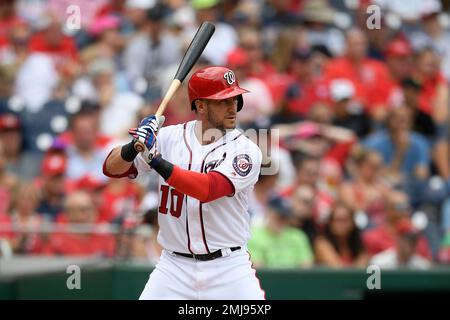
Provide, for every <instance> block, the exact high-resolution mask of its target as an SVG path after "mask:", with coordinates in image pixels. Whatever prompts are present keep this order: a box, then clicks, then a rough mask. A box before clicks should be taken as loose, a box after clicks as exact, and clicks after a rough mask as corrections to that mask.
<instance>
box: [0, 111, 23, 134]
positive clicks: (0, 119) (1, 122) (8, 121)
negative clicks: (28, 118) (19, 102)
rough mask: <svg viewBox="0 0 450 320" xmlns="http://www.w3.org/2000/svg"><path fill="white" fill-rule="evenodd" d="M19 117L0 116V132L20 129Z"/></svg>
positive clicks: (11, 114) (12, 115) (7, 114)
mask: <svg viewBox="0 0 450 320" xmlns="http://www.w3.org/2000/svg"><path fill="white" fill-rule="evenodd" d="M20 127H21V124H20V120H19V117H18V116H16V115H15V114H13V113H4V114H2V115H0V131H6V130H17V129H20Z"/></svg>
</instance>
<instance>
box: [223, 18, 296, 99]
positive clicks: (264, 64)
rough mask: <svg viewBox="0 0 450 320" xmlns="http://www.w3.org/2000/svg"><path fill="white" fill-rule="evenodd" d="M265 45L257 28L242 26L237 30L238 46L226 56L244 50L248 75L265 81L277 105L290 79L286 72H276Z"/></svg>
mask: <svg viewBox="0 0 450 320" xmlns="http://www.w3.org/2000/svg"><path fill="white" fill-rule="evenodd" d="M265 47H267V45H266V44H265V43H264V41H263V36H262V35H261V32H260V30H259V29H257V28H250V27H247V28H242V29H240V30H239V46H238V48H236V49H234V50H233V51H232V52H230V53H229V55H228V56H229V58H230V57H231V55H232V54H233V53H234V52H239V51H242V50H243V51H244V52H245V54H246V56H247V57H248V59H247V60H248V61H247V63H246V65H247V67H248V69H249V70H248V71H249V76H250V77H255V78H258V79H260V80H262V81H263V82H264V83H265V85H266V86H267V88H269V90H270V93H271V95H272V97H271V99H272V100H273V103H274V106H275V107H278V106H279V105H280V103H281V100H282V99H283V96H284V92H285V91H286V89H287V85H288V84H289V81H290V80H291V79H290V77H289V76H288V75H287V74H285V73H282V72H278V71H277V69H275V66H274V65H273V63H272V62H271V61H270V60H269V57H268V54H267V52H266V51H267V50H265ZM280 47H281V46H280ZM279 49H281V48H279ZM284 63H287V62H284ZM283 71H284V70H283Z"/></svg>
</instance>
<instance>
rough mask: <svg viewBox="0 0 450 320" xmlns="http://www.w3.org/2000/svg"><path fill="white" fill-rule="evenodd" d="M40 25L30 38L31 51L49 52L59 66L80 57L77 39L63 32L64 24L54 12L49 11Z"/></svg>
mask: <svg viewBox="0 0 450 320" xmlns="http://www.w3.org/2000/svg"><path fill="white" fill-rule="evenodd" d="M40 27H41V30H40V31H38V32H36V33H34V34H33V36H32V37H31V39H30V43H29V50H30V52H42V53H46V54H48V55H49V56H50V57H51V58H52V59H53V61H54V63H55V65H56V66H57V67H64V66H63V65H64V64H68V63H70V62H73V61H74V60H77V59H78V50H77V47H76V44H75V41H74V40H73V38H71V37H69V36H66V35H65V34H64V33H63V32H62V24H61V22H60V21H59V20H58V18H57V17H56V16H55V15H54V14H52V13H50V12H49V13H48V14H46V15H45V16H44V17H42V21H41V25H40Z"/></svg>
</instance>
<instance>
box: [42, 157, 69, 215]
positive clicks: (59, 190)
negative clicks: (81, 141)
mask: <svg viewBox="0 0 450 320" xmlns="http://www.w3.org/2000/svg"><path fill="white" fill-rule="evenodd" d="M66 169H67V159H66V156H65V154H64V153H61V152H59V151H58V152H53V151H50V152H48V153H47V154H46V155H45V156H44V158H43V160H42V166H41V173H42V177H41V181H40V183H39V184H38V185H39V188H40V191H41V193H42V194H41V197H40V203H39V206H38V208H37V209H36V211H37V212H39V213H40V214H41V215H44V216H45V217H46V218H47V219H49V220H54V219H55V218H56V217H57V216H58V215H59V214H60V213H61V212H62V209H63V202H64V196H65V187H66V179H65V174H66Z"/></svg>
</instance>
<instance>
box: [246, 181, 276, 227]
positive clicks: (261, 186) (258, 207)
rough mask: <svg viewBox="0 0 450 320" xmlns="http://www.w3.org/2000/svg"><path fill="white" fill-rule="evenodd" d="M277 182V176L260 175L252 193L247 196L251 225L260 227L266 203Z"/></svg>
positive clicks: (263, 218)
mask: <svg viewBox="0 0 450 320" xmlns="http://www.w3.org/2000/svg"><path fill="white" fill-rule="evenodd" d="M276 182H277V175H276V174H274V175H265V174H260V175H259V178H258V182H257V183H256V184H255V187H254V189H253V192H252V193H251V194H250V196H249V204H248V212H249V214H250V219H251V220H250V221H251V224H252V225H261V224H263V222H264V220H265V213H266V207H267V202H268V201H269V198H270V196H271V193H272V192H273V190H274V187H275V185H276Z"/></svg>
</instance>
